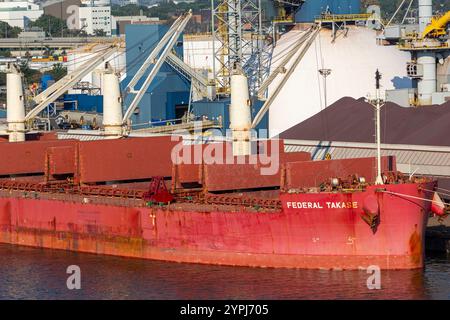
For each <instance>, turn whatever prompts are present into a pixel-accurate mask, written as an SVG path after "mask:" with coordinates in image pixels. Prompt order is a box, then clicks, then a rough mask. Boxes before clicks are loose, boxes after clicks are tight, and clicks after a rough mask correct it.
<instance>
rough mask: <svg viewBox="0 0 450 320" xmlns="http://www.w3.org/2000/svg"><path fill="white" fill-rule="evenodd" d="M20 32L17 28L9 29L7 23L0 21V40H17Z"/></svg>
mask: <svg viewBox="0 0 450 320" xmlns="http://www.w3.org/2000/svg"><path fill="white" fill-rule="evenodd" d="M21 31H22V29H20V28H19V27H11V26H10V25H9V24H8V23H6V22H4V21H0V38H17V36H18V35H19V33H20V32H21Z"/></svg>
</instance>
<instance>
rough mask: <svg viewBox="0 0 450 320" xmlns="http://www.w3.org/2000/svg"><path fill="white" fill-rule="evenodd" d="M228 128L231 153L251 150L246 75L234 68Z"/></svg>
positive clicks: (238, 153) (242, 152)
mask: <svg viewBox="0 0 450 320" xmlns="http://www.w3.org/2000/svg"><path fill="white" fill-rule="evenodd" d="M230 84H231V104H230V129H231V132H232V138H233V155H234V156H245V155H249V154H250V151H251V141H250V138H251V131H250V129H251V126H252V119H251V112H250V98H249V91H248V81H247V77H246V76H245V74H244V73H243V72H242V71H240V70H239V71H238V70H236V71H235V72H234V73H233V74H232V75H231V80H230Z"/></svg>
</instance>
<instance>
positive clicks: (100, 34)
mask: <svg viewBox="0 0 450 320" xmlns="http://www.w3.org/2000/svg"><path fill="white" fill-rule="evenodd" d="M94 36H96V37H106V32H105V30H102V29H95V30H94Z"/></svg>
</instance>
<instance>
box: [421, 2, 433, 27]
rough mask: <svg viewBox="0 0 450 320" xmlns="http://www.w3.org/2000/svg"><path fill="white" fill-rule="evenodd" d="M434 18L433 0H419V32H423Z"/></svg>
mask: <svg viewBox="0 0 450 320" xmlns="http://www.w3.org/2000/svg"><path fill="white" fill-rule="evenodd" d="M432 18H433V1H432V0H419V32H420V34H423V32H424V31H425V29H426V27H427V25H428V24H429V23H430V22H431V19H432Z"/></svg>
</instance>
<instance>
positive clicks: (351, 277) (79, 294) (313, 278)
mask: <svg viewBox="0 0 450 320" xmlns="http://www.w3.org/2000/svg"><path fill="white" fill-rule="evenodd" d="M0 256H1V257H2V259H1V261H0V298H1V299H449V298H450V291H449V285H448V284H449V282H450V281H449V280H450V276H449V271H448V270H449V266H450V260H449V259H448V258H447V257H429V258H427V262H426V269H425V270H404V271H382V273H381V285H382V289H381V290H368V289H367V285H366V281H367V278H368V276H369V274H367V273H366V271H324V270H294V269H259V268H236V267H218V266H206V265H194V264H176V263H165V262H157V261H146V260H138V259H123V258H117V257H107V256H96V255H89V254H77V253H70V252H64V251H52V250H40V249H32V248H23V247H14V246H9V245H0ZM71 264H76V265H79V266H80V267H81V272H82V275H81V276H82V281H81V283H82V289H81V290H73V291H70V290H68V289H67V288H66V279H67V277H68V275H67V274H66V268H67V267H68V266H69V265H71Z"/></svg>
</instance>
